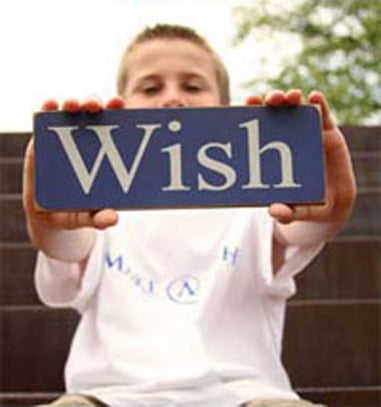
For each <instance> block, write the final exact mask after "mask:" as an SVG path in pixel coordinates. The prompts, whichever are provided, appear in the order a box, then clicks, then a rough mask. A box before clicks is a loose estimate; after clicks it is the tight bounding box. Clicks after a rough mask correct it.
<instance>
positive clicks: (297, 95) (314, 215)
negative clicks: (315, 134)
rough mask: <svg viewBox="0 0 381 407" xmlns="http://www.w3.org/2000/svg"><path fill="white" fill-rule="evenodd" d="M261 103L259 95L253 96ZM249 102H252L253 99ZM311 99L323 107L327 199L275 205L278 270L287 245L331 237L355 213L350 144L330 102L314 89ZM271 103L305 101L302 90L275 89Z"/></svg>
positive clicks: (303, 244)
mask: <svg viewBox="0 0 381 407" xmlns="http://www.w3.org/2000/svg"><path fill="white" fill-rule="evenodd" d="M250 101H251V103H252V104H258V103H259V102H260V100H259V99H258V98H251V100H250ZM250 101H249V102H250ZM308 102H309V103H312V104H316V105H318V106H319V107H320V111H321V119H322V131H323V147H324V156H325V164H326V200H325V203H324V204H323V205H294V206H288V205H284V204H280V203H275V204H272V205H271V206H270V208H269V212H270V215H271V216H272V217H273V218H274V219H275V220H276V225H275V229H274V257H273V259H274V266H275V268H274V270H275V271H276V270H277V269H279V267H280V266H281V265H282V262H283V258H284V249H285V248H286V247H287V246H308V245H313V244H317V243H320V242H322V241H326V240H329V239H330V238H332V237H333V236H334V235H335V234H337V233H338V232H339V231H340V230H341V229H342V228H343V227H344V226H345V224H346V222H347V221H348V219H349V216H350V215H351V213H352V210H353V207H354V203H355V197H356V183H355V177H354V173H353V168H352V163H351V159H350V154H349V150H348V146H347V144H346V142H345V139H344V136H343V134H342V133H341V131H340V130H339V129H338V128H337V126H336V125H335V123H334V121H333V119H332V117H331V114H330V109H329V106H328V103H327V101H326V99H325V97H324V95H323V94H322V93H320V92H316V91H315V92H312V93H311V94H310V95H309V97H308ZM264 103H265V104H266V105H269V106H279V105H284V104H289V105H297V104H300V103H302V94H301V92H300V91H299V90H291V91H289V92H287V93H284V92H281V91H274V92H272V93H270V94H269V95H268V96H267V97H266V98H265V100H264Z"/></svg>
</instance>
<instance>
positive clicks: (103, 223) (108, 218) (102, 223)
mask: <svg viewBox="0 0 381 407" xmlns="http://www.w3.org/2000/svg"><path fill="white" fill-rule="evenodd" d="M92 219H93V225H94V227H96V228H97V229H106V228H108V227H110V226H114V225H116V223H117V222H118V213H117V212H116V211H115V210H113V209H102V210H100V211H98V212H96V213H95V214H93V215H92Z"/></svg>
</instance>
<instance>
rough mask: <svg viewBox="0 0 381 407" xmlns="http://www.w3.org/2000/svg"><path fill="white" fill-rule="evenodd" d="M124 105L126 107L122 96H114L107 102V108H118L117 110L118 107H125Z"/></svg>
mask: <svg viewBox="0 0 381 407" xmlns="http://www.w3.org/2000/svg"><path fill="white" fill-rule="evenodd" d="M124 107H126V102H125V100H124V99H123V98H121V97H120V96H117V97H114V98H112V99H110V100H109V101H108V102H107V103H106V108H107V109H116V110H118V109H123V108H124Z"/></svg>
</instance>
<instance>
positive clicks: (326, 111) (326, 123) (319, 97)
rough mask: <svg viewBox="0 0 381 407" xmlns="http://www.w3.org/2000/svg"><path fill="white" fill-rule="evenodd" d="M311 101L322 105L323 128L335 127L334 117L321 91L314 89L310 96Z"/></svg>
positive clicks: (330, 128)
mask: <svg viewBox="0 0 381 407" xmlns="http://www.w3.org/2000/svg"><path fill="white" fill-rule="evenodd" d="M308 100H309V102H310V103H313V104H317V105H319V106H320V111H321V118H322V124H323V130H332V129H334V128H335V123H334V120H333V119H332V116H331V113H330V108H329V105H328V102H327V100H326V98H325V97H324V95H323V94H322V93H321V92H318V91H313V92H311V93H310V95H309V96H308Z"/></svg>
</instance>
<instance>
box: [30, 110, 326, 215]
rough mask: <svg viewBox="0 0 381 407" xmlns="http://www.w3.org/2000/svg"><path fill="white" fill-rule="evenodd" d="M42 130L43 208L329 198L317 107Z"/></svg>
mask: <svg viewBox="0 0 381 407" xmlns="http://www.w3.org/2000/svg"><path fill="white" fill-rule="evenodd" d="M34 131H35V149H36V201H37V205H38V206H39V207H40V208H42V209H44V210H75V209H98V208H131V209H137V208H139V209H143V208H176V207H182V208H183V207H210V206H258V205H267V204H269V203H271V202H284V203H295V204H296V203H306V202H307V203H319V202H322V201H323V200H324V193H325V182H324V165H323V164H324V163H323V151H322V132H321V123H320V116H319V112H318V110H317V109H316V108H315V107H313V106H298V107H295V106H294V107H276V108H275V107H250V106H245V107H216V108H180V109H173V108H171V109H123V110H104V111H102V112H100V113H97V114H90V113H84V112H80V113H74V114H73V113H66V112H43V113H38V114H36V116H35V123H34Z"/></svg>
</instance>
